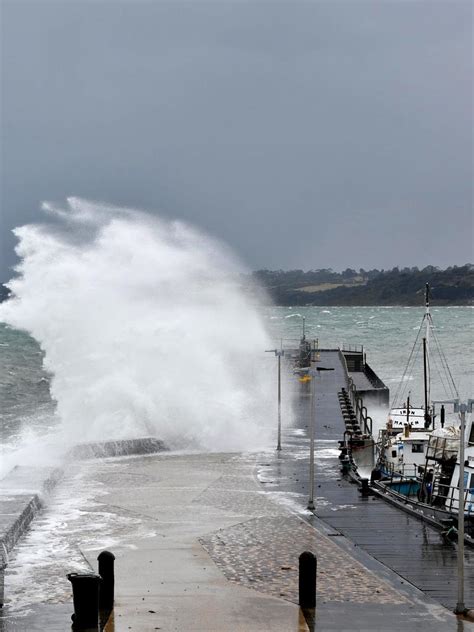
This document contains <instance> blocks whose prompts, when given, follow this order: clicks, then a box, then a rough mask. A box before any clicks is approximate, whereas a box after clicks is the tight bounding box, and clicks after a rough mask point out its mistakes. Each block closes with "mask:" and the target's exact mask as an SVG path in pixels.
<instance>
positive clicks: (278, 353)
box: [265, 348, 285, 452]
mask: <svg viewBox="0 0 474 632" xmlns="http://www.w3.org/2000/svg"><path fill="white" fill-rule="evenodd" d="M265 353H274V354H275V356H276V357H277V358H278V439H277V451H278V452H280V451H281V358H282V356H284V355H285V351H284V350H283V349H281V348H280V349H268V350H266V351H265Z"/></svg>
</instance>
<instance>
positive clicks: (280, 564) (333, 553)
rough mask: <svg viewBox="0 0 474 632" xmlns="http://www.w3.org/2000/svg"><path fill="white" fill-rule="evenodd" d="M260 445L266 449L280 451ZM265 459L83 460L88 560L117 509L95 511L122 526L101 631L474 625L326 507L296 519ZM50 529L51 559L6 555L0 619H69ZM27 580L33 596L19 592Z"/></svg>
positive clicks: (36, 541)
mask: <svg viewBox="0 0 474 632" xmlns="http://www.w3.org/2000/svg"><path fill="white" fill-rule="evenodd" d="M265 457H266V458H270V459H271V458H272V453H268V454H266V455H265ZM261 462H262V458H261V456H256V455H216V454H214V455H187V456H185V455H167V456H151V457H140V458H135V459H123V460H118V459H117V460H109V461H106V462H103V463H100V464H94V465H91V464H89V465H88V466H85V465H84V467H88V468H89V471H88V472H86V473H84V472H83V476H82V478H81V480H80V481H79V482H77V481H76V483H75V489H76V493H78V494H79V493H80V492H81V489H80V485H82V486H83V487H85V488H87V489H88V491H89V496H88V497H87V498H88V501H87V502H88V503H91V504H89V505H88V504H87V503H79V500H78V503H79V507H80V514H81V520H82V521H83V522H81V526H80V528H76V529H75V531H74V543H73V545H74V548H76V549H77V550H78V551H79V552H80V554H81V555H82V556H83V559H84V564H85V566H84V568H85V569H91V568H92V569H94V568H95V567H96V558H97V554H98V552H99V551H100V550H101V549H102V548H103V546H104V544H105V543H106V542H105V541H100V538H99V540H97V539H94V537H93V536H94V534H93V533H92V531H93V529H94V527H96V529H98V528H99V523H100V520H102V521H103V520H104V516H105V515H107V514H109V515H110V516H111V517H112V520H111V522H110V523H104V522H102V524H101V528H102V529H104V530H106V531H107V534H104V535H108V537H109V538H115V542H112V541H109V542H108V543H107V545H108V548H110V549H111V550H113V552H114V554H115V555H116V604H115V611H114V618H113V619H112V620H111V621H110V622H109V623H108V624H107V626H106V628H105V630H106V631H107V632H112V631H115V630H139V631H142V630H143V631H148V630H155V629H160V630H170V631H171V630H175V631H176V630H177V631H184V630H186V631H188V630H200V631H203V632H214V631H215V632H218V631H221V632H223V631H225V630H232V631H238V632H239V631H242V632H257V631H259V632H260V631H262V630H263V631H265V630H268V631H272V632H273V631H274V630H276V631H277V632H278V631H280V630H282V631H288V632H290V631H295V630H297V631H300V632H301V631H303V630H308V629H313V630H320V631H324V630H386V631H387V632H388V631H391V630H394V631H395V630H397V631H398V630H414V629H418V630H421V631H424V630H430V632H441V631H443V632H445V631H457V632H459V631H460V630H466V631H467V630H469V629H471V630H472V629H474V628H472V627H471V628H468V627H466V626H469V625H470V624H465V623H464V622H462V624H460V623H459V622H458V620H457V619H456V617H454V615H452V613H450V612H449V611H448V610H446V609H445V608H443V607H442V606H441V605H439V604H437V603H436V602H435V601H433V600H430V599H429V598H427V597H426V596H425V595H424V594H423V593H421V592H420V591H418V590H417V589H416V588H414V587H413V586H411V584H409V583H406V584H403V583H402V581H401V580H400V578H399V577H398V576H397V575H395V574H394V573H392V572H390V571H389V570H388V569H387V568H386V567H385V566H383V565H381V564H379V563H378V562H376V561H375V560H374V559H373V558H371V557H370V556H368V555H367V554H365V553H364V552H363V551H362V550H361V549H358V548H355V547H354V546H353V543H352V542H350V541H349V540H347V539H346V538H344V537H341V536H334V530H333V529H332V528H330V527H328V526H327V525H326V524H325V523H323V522H322V521H321V520H319V519H317V518H315V517H312V518H311V520H312V521H313V525H311V524H309V522H307V521H305V520H302V517H305V515H306V517H308V516H307V514H303V515H297V514H296V513H295V512H294V511H293V510H292V508H291V507H289V506H288V504H287V503H286V501H285V498H284V497H282V496H280V495H278V494H277V495H275V494H272V493H270V494H268V493H266V492H263V491H262V488H261V486H260V485H259V483H258V481H257V480H256V465H257V463H261ZM64 484H65V485H66V484H67V481H65V482H64ZM71 489H72V488H71ZM71 489H70V490H69V493H70V492H71ZM290 498H292V497H290ZM60 508H61V504H59V505H58V506H57V507H56V509H55V508H54V499H52V504H51V505H50V508H49V509H47V510H46V512H45V514H46V513H47V511H48V510H51V511H56V512H58V509H59V510H60ZM114 516H115V517H114ZM123 516H128V517H129V519H130V522H127V523H123V524H122V526H120V528H119V529H118V530H117V531H115V532H114V529H113V524H114V523H115V522H116V521H118V522H120V519H121V517H123ZM46 518H47V516H46V515H45V516H44V518H43V519H44V520H46ZM63 520H64V522H65V524H64V528H65V529H66V530H70V529H71V525H72V519H70V518H68V516H67V515H66V514H64V516H63ZM68 520H69V521H70V522H69V523H68ZM46 524H48V522H47V520H46ZM35 528H36V529H38V528H39V525H38V527H35V526H33V529H32V530H31V532H30V533H29V534H28V535H27V536H26V537H25V538H24V541H23V543H22V546H23V547H26V551H28V548H27V547H28V546H37V547H39V546H41V545H42V544H44V543H45V542H46V541H47V540H46V539H47V537H48V536H47V534H46V533H44V534H43V536H41V533H38V531H36V532H35ZM42 538H43V539H42ZM49 538H52V539H53V540H54V539H55V540H56V541H57V542H58V544H61V546H60V547H58V548H60V550H59V551H58V559H56V560H55V561H54V564H51V565H50V566H49V567H48V568H43V569H39V568H36V566H32V567H31V568H30V569H29V570H28V572H26V570H25V568H24V567H23V566H22V565H21V564H20V565H18V564H15V560H12V563H11V566H10V567H9V573H10V576H7V589H8V588H10V589H11V590H10V601H9V603H8V604H7V606H6V608H5V611H4V612H3V614H2V615H1V617H0V622H1V623H0V630H2V632H12V631H15V632H17V631H19V630H25V631H29V630H32V631H36V630H44V631H45V632H46V631H48V632H56V631H60V630H62V631H64V630H68V629H70V614H71V613H72V600H71V594H70V584H69V582H67V580H66V573H67V572H69V571H71V570H73V569H72V568H71V565H70V559H69V555H70V554H71V552H72V550H73V549H72V548H70V549H64V548H63V543H61V542H60V541H59V540H58V538H59V536H58V535H57V534H55V533H50V534H49ZM53 544H54V542H53ZM109 545H110V546H109ZM304 549H310V550H312V551H314V552H315V554H316V556H317V558H318V586H317V609H316V613H315V616H314V624H312V625H311V626H308V625H307V624H306V622H305V619H304V617H303V615H302V612H301V611H300V609H299V608H298V606H297V603H296V602H297V583H298V572H297V561H298V556H299V554H300V553H301V552H302V551H303V550H304ZM48 569H49V570H48ZM47 572H50V573H54V574H55V575H56V576H57V577H58V579H59V588H60V589H61V590H59V591H58V590H57V589H56V590H53V591H46V592H43V593H41V591H39V592H38V590H35V588H36V589H37V588H38V586H36V587H35V585H34V584H35V583H39V582H40V581H42V580H44V578H45V577H46V573H47ZM15 574H16V575H17V577H16V582H15V581H12V580H14V579H15V577H14V575H15ZM31 584H33V586H32V585H31ZM22 587H23V588H24V590H22ZM25 590H26V591H30V592H29V597H28V599H27V600H26V601H23V602H21V601H20V598H23V599H24V597H25V595H24V594H22V593H24V591H25ZM15 591H16V592H15ZM61 591H62V592H61ZM15 600H16V602H15ZM19 606H21V607H19ZM460 625H462V627H460Z"/></svg>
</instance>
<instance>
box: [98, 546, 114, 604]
mask: <svg viewBox="0 0 474 632" xmlns="http://www.w3.org/2000/svg"><path fill="white" fill-rule="evenodd" d="M97 560H98V562H99V575H100V576H101V577H102V582H101V584H100V591H99V608H100V610H112V608H113V607H114V585H115V579H114V561H115V555H114V554H113V553H111V552H110V551H102V553H100V554H99V556H98V558H97Z"/></svg>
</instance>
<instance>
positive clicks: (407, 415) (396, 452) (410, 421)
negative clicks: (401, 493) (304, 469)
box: [377, 284, 459, 476]
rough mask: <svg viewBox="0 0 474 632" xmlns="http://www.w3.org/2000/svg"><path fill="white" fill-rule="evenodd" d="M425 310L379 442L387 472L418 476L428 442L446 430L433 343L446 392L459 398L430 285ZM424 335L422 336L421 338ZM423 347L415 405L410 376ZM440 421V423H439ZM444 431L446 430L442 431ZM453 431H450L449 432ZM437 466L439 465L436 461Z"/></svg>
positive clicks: (379, 461)
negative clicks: (435, 394) (436, 394)
mask: <svg viewBox="0 0 474 632" xmlns="http://www.w3.org/2000/svg"><path fill="white" fill-rule="evenodd" d="M425 308H426V309H425V313H424V315H423V319H422V322H421V324H420V327H419V329H418V333H417V336H416V339H415V342H414V345H413V348H412V350H411V353H410V356H409V358H408V362H407V366H406V368H405V371H404V373H403V376H402V379H401V381H400V384H399V387H398V389H397V391H396V393H395V396H394V399H393V403H392V406H391V408H390V411H389V415H388V421H387V425H386V428H384V429H383V430H381V432H380V435H379V438H378V441H377V446H378V457H377V467H378V468H379V469H380V470H381V471H382V473H383V474H388V475H405V476H407V475H408V476H415V475H417V474H420V473H421V469H423V468H424V467H425V461H426V455H427V451H428V444H429V440H430V437H431V435H432V433H433V431H434V430H435V429H436V426H437V425H438V428H440V429H441V430H443V431H444V426H445V421H446V420H445V409H444V405H442V406H441V410H440V416H439V421H438V420H437V419H436V417H437V415H436V414H435V403H434V402H432V401H431V370H430V367H431V365H432V362H431V358H430V356H431V355H434V354H431V347H432V346H433V347H436V348H437V350H438V354H439V355H440V358H441V361H440V362H438V366H441V367H443V369H444V372H445V373H446V376H445V379H443V384H444V385H445V386H446V385H448V387H449V391H448V392H447V393H446V396H447V398H449V399H446V400H445V403H446V402H448V401H450V402H451V401H452V402H454V401H455V400H456V399H459V396H458V393H457V389H456V386H455V384H454V381H453V379H452V376H451V372H450V370H449V367H448V365H447V361H446V358H445V356H444V354H443V353H442V351H441V348H440V346H439V343H438V340H437V338H436V334H435V332H434V325H433V320H432V317H431V313H430V288H429V285H428V284H426V289H425ZM420 338H421V340H420ZM420 348H422V350H423V353H422V357H423V397H422V399H423V403H422V405H417V406H413V405H412V402H411V401H410V400H411V395H410V393H409V392H408V393H407V389H408V383H409V379H408V378H409V377H410V375H411V373H412V372H413V370H414V367H415V364H416V361H417V359H418V356H419V355H420ZM437 421H438V424H437ZM441 434H443V432H442V433H441ZM448 435H449V431H448V433H447V436H448ZM435 467H436V465H435Z"/></svg>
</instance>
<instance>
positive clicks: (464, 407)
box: [454, 399, 474, 614]
mask: <svg viewBox="0 0 474 632" xmlns="http://www.w3.org/2000/svg"><path fill="white" fill-rule="evenodd" d="M473 403H474V400H472V399H469V400H468V402H467V404H455V405H454V411H455V412H459V413H460V414H461V428H460V437H459V483H458V495H459V502H458V601H457V603H456V608H455V610H454V612H455V613H456V614H464V613H465V612H466V606H465V604H464V504H465V502H464V501H465V499H464V496H465V491H464V445H465V436H464V435H465V430H466V412H470V413H472V404H473Z"/></svg>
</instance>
